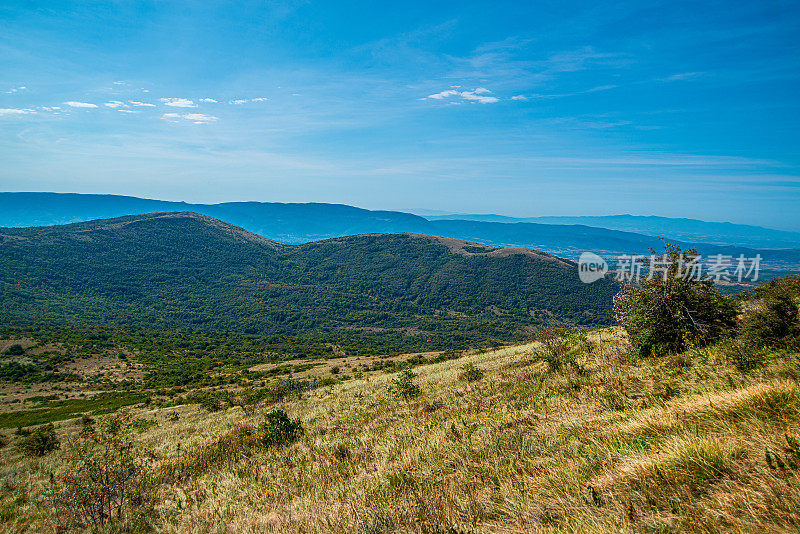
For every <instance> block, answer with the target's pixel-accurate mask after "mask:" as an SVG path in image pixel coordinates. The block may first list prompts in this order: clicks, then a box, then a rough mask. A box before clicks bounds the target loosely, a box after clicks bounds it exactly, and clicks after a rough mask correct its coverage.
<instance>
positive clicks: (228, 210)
mask: <svg viewBox="0 0 800 534" xmlns="http://www.w3.org/2000/svg"><path fill="white" fill-rule="evenodd" d="M156 211H191V212H194V213H201V214H203V215H207V216H209V217H214V218H216V219H220V220H224V221H226V222H229V223H231V224H234V225H236V226H239V227H242V228H244V229H246V230H248V231H250V232H254V233H256V234H259V235H261V236H264V237H266V238H269V239H273V240H275V241H279V242H281V243H286V244H301V243H308V242H311V241H318V240H321V239H330V238H336V237H343V236H349V235H361V234H373V233H398V232H399V233H403V232H408V233H418V234H426V235H438V236H444V237H451V238H456V239H466V240H468V241H474V242H478V243H482V244H485V245H491V246H511V247H524V248H532V249H537V250H543V251H545V252H548V253H551V254H556V255H558V256H561V257H565V258H568V259H572V260H577V259H578V257H579V256H580V254H581V253H582V252H583V251H586V250H591V251H594V252H597V253H599V254H601V255H604V256H618V255H622V254H648V253H649V249H651V248H653V249H656V250H660V249H661V248H662V246H663V243H662V242H661V241H660V240H659V239H658V237H656V236H663V237H664V238H665V239H666V240H667V241H669V242H671V243H675V244H677V245H679V246H681V247H683V248H687V247H696V248H697V249H698V250H699V251H700V252H701V253H702V254H704V255H714V254H723V255H732V256H738V255H740V254H744V255H745V256H747V257H754V256H755V255H756V254H761V256H762V258H764V260H765V261H764V263H763V266H764V267H766V268H769V269H775V270H778V271H783V272H787V271H792V270H796V269H798V268H800V247H795V248H790V249H778V250H773V249H766V248H765V249H758V248H752V247H745V246H741V245H737V244H736V242H737V239H738V238H736V236H735V235H733V234H731V236H732V237H731V238H730V241H731V243H732V244H709V243H704V242H702V241H699V240H684V239H680V238H678V237H676V235H672V234H670V233H668V229H669V227H670V224H672V226H673V227H675V228H677V229H676V230H675V231H676V232H678V234H680V235H695V236H697V234H698V232H699V230H698V231H695V232H694V234H692V232H689V231H688V230H686V229H685V228H684V229H683V230H681V228H682V226H681V225H684V226H685V225H686V224H689V225H690V226H691V225H692V224H694V223H695V222H696V223H697V224H698V225H699V226H700V227H702V228H704V229H705V230H703V231H704V232H708V231H709V230H708V229H709V228H718V227H720V226H722V227H724V228H728V227H729V226H730V227H733V228H734V230H735V231H736V232H739V233H742V232H744V233H747V232H748V231H751V230H752V228H755V229H756V230H758V231H759V232H761V231H762V230H763V231H764V232H766V234H764V233H763V232H762V234H763V235H764V236H766V237H764V240H763V241H764V242H766V243H770V244H772V245H774V244H776V243H783V244H788V241H786V239H788V238H786V236H785V235H784V234H786V233H785V232H784V233H782V232H779V231H777V230H769V229H758V227H743V226H742V225H728V224H722V223H703V222H702V221H695V222H691V221H690V223H686V222H685V221H682V220H679V219H665V218H647V217H632V216H620V217H616V218H615V217H611V218H603V217H599V218H587V220H595V219H602V220H604V221H617V225H618V226H620V227H623V226H625V225H627V226H631V225H635V224H638V223H637V221H642V220H646V221H650V222H649V223H648V224H650V226H647V227H646V228H645V229H646V230H647V229H649V230H651V232H650V233H647V232H644V233H642V232H633V231H630V230H628V229H609V228H601V227H598V226H593V225H586V224H556V223H554V222H553V218H532V219H530V220H542V219H547V220H548V221H549V222H548V223H546V224H545V223H543V222H524V221H528V219H525V220H521V219H513V218H508V217H504V216H499V215H489V216H477V215H476V216H471V215H464V216H463V217H475V218H481V217H483V218H487V219H491V220H481V221H476V220H464V219H449V218H448V217H450V216H445V217H440V216H435V217H434V216H431V217H430V220H428V219H426V218H424V217H420V216H417V215H413V214H410V213H404V212H398V211H371V210H365V209H361V208H356V207H352V206H346V205H342V204H319V203H305V204H292V203H289V204H286V203H276V202H227V203H222V204H188V203H185V202H169V201H162V200H148V199H140V198H135V197H124V196H117V195H82V194H73V193H0V227H3V226H5V227H28V226H42V225H53V224H65V223H72V222H80V221H86V220H92V219H98V218H113V217H120V216H124V215H133V214H143V213H150V212H156ZM564 219H565V220H566V219H570V220H571V219H576V220H584V219H583V218H564ZM499 221H502V222H499ZM515 221H516V222H515ZM626 221H627V222H626ZM670 221H672V223H670ZM601 222H602V221H601ZM605 224H610V223H608V222H606V223H605ZM642 224H644V223H642ZM653 225H656V227H654V226H653ZM708 225H711V226H708ZM715 225H716V226H715ZM645 226H646V225H645ZM742 228H744V230H743V229H742ZM748 228H750V230H748ZM656 230H658V231H656ZM756 230H752V231H753V232H755V231H756ZM731 232H733V230H731ZM770 232H772V233H770ZM775 232H777V234H776V233H775ZM734 233H735V232H734ZM762 234H759V235H762ZM776 236H777V237H776ZM706 238H707V240H708V241H719V242H720V243H722V242H724V236H722V237H720V236H716V237H715V238H714V239H711V238H710V237H708V236H706ZM747 239H750V240H751V241H753V240H754V239H756V238H754V237H752V236H750V237H749V238H747ZM759 239H760V238H759ZM781 240H783V241H781ZM745 241H746V239H745Z"/></svg>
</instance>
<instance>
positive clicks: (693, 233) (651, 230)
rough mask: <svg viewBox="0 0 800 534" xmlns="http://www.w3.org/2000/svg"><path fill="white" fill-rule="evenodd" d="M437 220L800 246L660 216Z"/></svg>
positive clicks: (746, 228) (796, 239) (797, 239)
mask: <svg viewBox="0 0 800 534" xmlns="http://www.w3.org/2000/svg"><path fill="white" fill-rule="evenodd" d="M426 218H427V219H429V220H432V221H436V220H467V221H481V222H499V223H541V224H553V225H564V224H565V225H575V224H578V225H584V226H593V227H596V228H606V229H609V230H619V231H624V232H634V233H640V234H647V235H651V236H664V237H670V238H673V239H678V240H681V241H692V242H695V243H706V244H711V245H723V246H740V247H748V248H775V249H787V248H798V247H800V232H789V231H785V230H775V229H772V228H764V227H762V226H753V225H746V224H734V223H729V222H707V221H701V220H697V219H685V218H671V217H658V216H655V215H648V216H643V215H604V216H577V217H557V216H545V217H508V216H505V215H496V214H485V215H480V214H465V213H454V214H446V215H431V216H426Z"/></svg>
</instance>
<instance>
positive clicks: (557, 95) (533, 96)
mask: <svg viewBox="0 0 800 534" xmlns="http://www.w3.org/2000/svg"><path fill="white" fill-rule="evenodd" d="M617 87H618V86H617V85H598V86H595V87H591V88H589V89H586V90H583V91H573V92H571V93H550V94H546V93H545V94H542V93H535V94H530V95H515V96H512V97H511V100H521V101H526V100H537V99H542V100H543V99H549V98H565V97H568V96H578V95H586V94H591V93H599V92H601V91H608V90H611V89H616V88H617Z"/></svg>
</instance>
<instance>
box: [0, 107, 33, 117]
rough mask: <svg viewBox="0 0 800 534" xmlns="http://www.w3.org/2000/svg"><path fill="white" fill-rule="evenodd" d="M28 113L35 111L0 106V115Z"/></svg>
mask: <svg viewBox="0 0 800 534" xmlns="http://www.w3.org/2000/svg"><path fill="white" fill-rule="evenodd" d="M28 113H36V111H34V110H32V109H18V108H0V117H8V116H15V115H27V114H28Z"/></svg>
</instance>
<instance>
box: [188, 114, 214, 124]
mask: <svg viewBox="0 0 800 534" xmlns="http://www.w3.org/2000/svg"><path fill="white" fill-rule="evenodd" d="M183 118H184V119H186V120H189V121H194V123H195V124H203V123H206V122H214V121H215V120H217V117H215V116H213V115H204V114H202V113H187V114H186V115H184V116H183Z"/></svg>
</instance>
